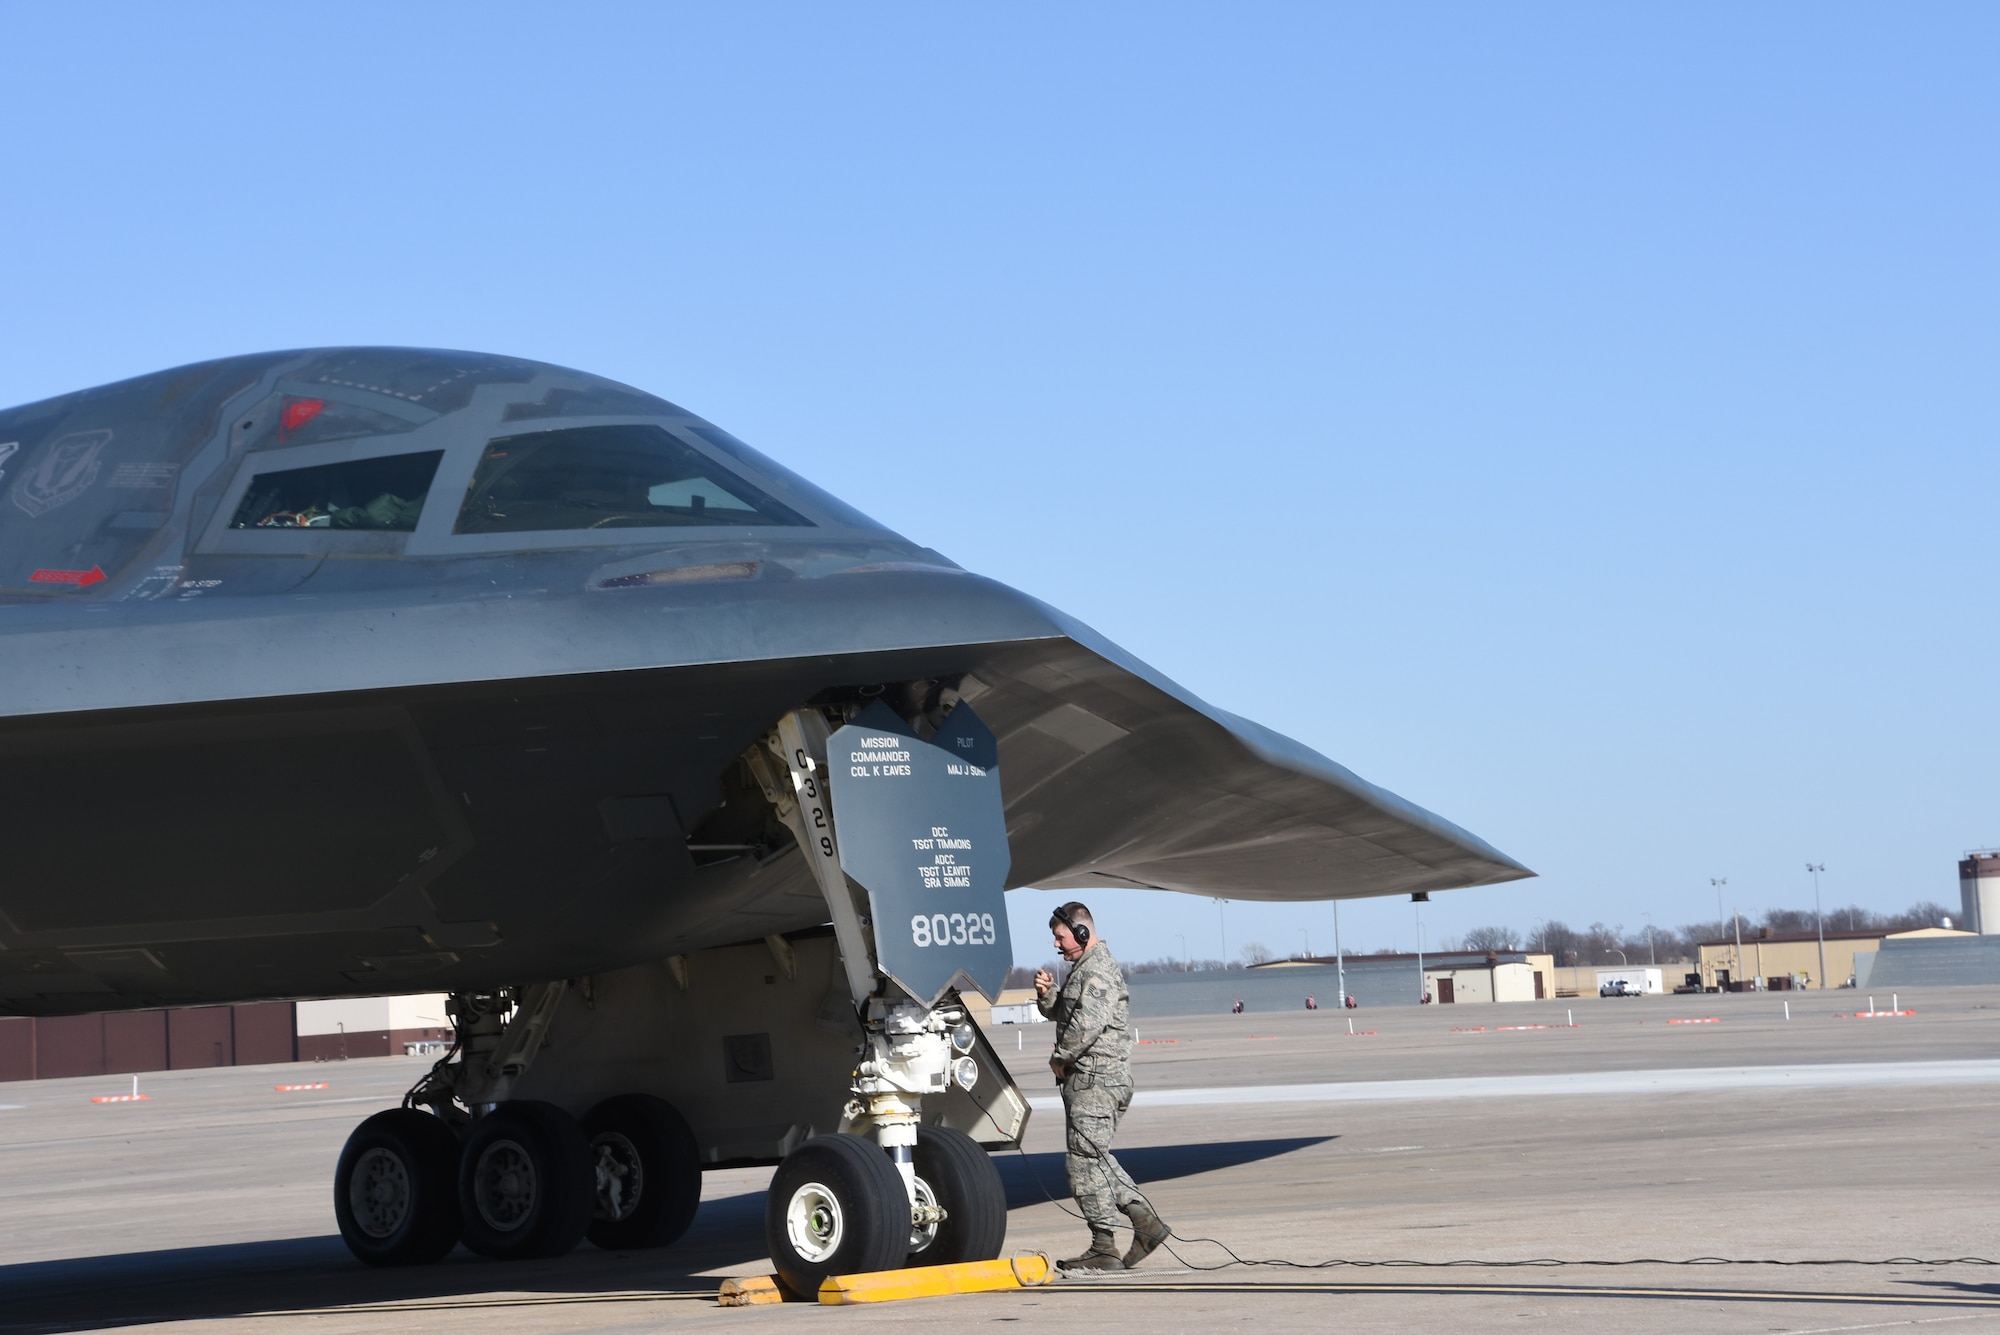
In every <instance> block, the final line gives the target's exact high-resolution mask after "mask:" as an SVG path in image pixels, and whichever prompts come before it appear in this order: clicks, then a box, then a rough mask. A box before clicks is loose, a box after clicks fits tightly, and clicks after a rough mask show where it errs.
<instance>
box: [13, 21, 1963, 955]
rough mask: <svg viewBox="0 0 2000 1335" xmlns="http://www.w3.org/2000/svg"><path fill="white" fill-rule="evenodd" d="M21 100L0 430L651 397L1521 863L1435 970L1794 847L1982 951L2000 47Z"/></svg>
mask: <svg viewBox="0 0 2000 1335" xmlns="http://www.w3.org/2000/svg"><path fill="white" fill-rule="evenodd" d="M0 51H5V52H6V55H7V59H6V62H5V63H6V67H7V75H6V77H5V79H0V127H4V128H0V180H4V182H5V191H4V203H3V204H0V318H3V319H4V322H5V329H6V341H5V346H6V356H5V357H4V358H0V403H19V402H23V401H26V400H30V399H35V398H40V397H44V396H47V395H51V394H55V393H60V392H63V391H66V390H70V389H75V388H81V387H83V386H86V385H91V384H96V383H100V382H104V381H108V380H112V379H115V378H118V377H122V376H128V375H134V374H138V373H142V372H146V371H150V370H155V369H159V368H163V367H166V366H171V365H176V364H179V363H183V362H189V361H194V360H197V359H200V358H205V357H214V356H220V355H225V354H229V353H239V352H249V351H255V350H261V349H265V348H272V347H291V346H300V345H312V344H330V343H349V342H355V343H360V342H371V343H372V342H381V343H405V344H425V345H438V346H446V347H462V348H478V349H487V350H493V351H500V352H507V353H513V354H518V355H522V356H528V357H535V358H542V359H546V360H549V361H554V362H560V363H565V364H569V365H574V366H579V367H583V368H587V369H590V370H593V371H597V372H599V373H602V374H606V375H610V376H613V377H617V378H619V379H622V380H626V381H629V382H631V383H632V384H635V385H639V386H642V387H644V388H646V389H648V390H652V391H655V392H658V393H661V394H664V395H666V396H667V397H669V398H672V399H675V400H677V401H679V402H682V403H685V404H686V405H688V406H689V407H691V408H693V409H695V410H696V411H698V412H701V413H703V414H705V415H707V416H709V417H711V418H713V419H714V420H716V421H718V422H721V423H723V424H724V425H726V426H727V427H728V428H729V429H730V430H732V431H734V432H736V433H738V434H739V435H741V436H743V437H745V438H746V439H748V440H750V441H751V442H752V443H754V444H756V445H758V446H760V447H761V448H764V449H766V450H768V451H770V452H771V453H773V454H776V455H777V456H779V457H780V458H782V459H784V460H785V461H786V462H788V463H790V464H792V465H793V466H795V467H797V468H798V469H800V470H801V471H802V472H804V473H806V474H807V475H808V476H810V477H812V478H813V479H815V480H816V481H819V482H821V483H824V484H826V485H828V486H830V487H831V488H833V489H834V490H835V491H837V492H839V493H841V494H842V495H844V496H846V497H848V498H849V499H851V500H853V501H855V502H857V503H858V504H860V505H862V506H863V507H864V508H866V509H868V510H871V511H873V512H874V513H875V514H877V515H878V516H880V517H881V518H882V519H884V520H886V521H888V522H890V523H892V524H893V525H895V526H896V527H898V528H900V529H901V530H902V531H903V532H905V533H907V534H908V535H910V536H911V537H913V538H915V539H917V540H919V541H921V542H925V543H928V544H930V545H933V546H935V547H938V548H939V549H941V550H943V551H945V552H947V553H949V554H950V555H952V556H953V557H955V558H956V559H957V560H959V561H961V562H962V563H964V564H965V565H967V566H970V567H972V568H974V569H977V570H980V571H982V572H984V573H986V574H990V575H993V576H996V577H998V578H1000V579H1003V580H1005V581H1007V582H1009V583H1011V584H1014V585H1016V586H1018V587H1020V588H1022V589H1025V590H1027V591H1029V592H1031V593H1034V594H1036V595H1038V596H1040V597H1042V598H1045V599H1047V600H1048V601H1050V602H1052V603H1054V604H1056V605H1058V606H1060V607H1062V608H1064V609H1066V610H1068V611H1070V612H1072V613H1074V614H1076V615H1078V616H1080V617H1082V618H1083V619H1084V620H1086V621H1088V622H1090V623H1092V624H1093V625H1095V626H1097V627H1098V628H1099V629H1100V630H1102V631H1104V632H1105V633H1106V634H1108V635H1110V636H1111V637H1112V638H1113V639H1115V640H1118V641H1119V642H1121V643H1123V644H1124V645H1126V646H1127V647H1129V648H1130V649H1132V650H1133V651H1134V652H1136V653H1138V654H1140V655H1141V656H1142V657H1144V658H1146V659H1148V660H1149V661H1151V662H1152V663H1154V664H1156V665H1157V666H1159V667H1160V668H1161V669H1162V670H1164V671H1166V672H1167V673H1169V674H1170V675H1172V676H1174V677H1176V678H1177V679H1179V680H1180V681H1182V682H1183V683H1185V684H1186V685H1188V686H1189V687H1190V688H1192V689H1194V690H1195V691H1197V692H1199V693H1200V694H1201V695H1203V696H1205V697H1206V698H1208V699H1209V700H1212V701H1214V702H1215V703H1217V704H1219V705H1221V706H1223V707H1225V708H1228V709H1231V710H1235V711H1237V712H1240V713H1243V714H1247V715H1250V716H1251V717H1254V718H1256V719H1259V720H1261V721H1262V722H1265V723H1268V724H1271V725H1273V726H1276V727H1278V728H1280V729H1282V730H1284V731H1287V732H1290V733H1291V734H1293V735H1295V736H1297V737H1299V738H1301V739H1303V740H1304V741H1306V742H1307V743H1309V744H1311V745H1312V746H1315V747H1317V748H1318V749H1320V750H1322V751H1324V752H1325V753H1326V754H1327V755H1329V756H1332V757H1333V758H1334V759H1336V760H1339V761H1341V762H1342V763H1344V764H1347V765H1349V766H1351V767H1352V768H1354V769H1355V770H1357V771H1359V772H1360V773H1361V774H1363V775H1365V776H1366V777H1368V778H1370V779H1372V780H1374V781H1376V782H1378V783H1381V784H1384V785H1386V786H1388V787H1389V788H1392V789H1394V790H1395V791H1397V792H1399V793H1402V794H1404V795H1405V796H1407V797H1409V798H1411V799H1412V800H1414V801H1417V802H1420V803H1422V804H1424V805H1426V806H1429V807H1431V808H1432V809H1434V810H1436V811H1438V812H1440V813H1442V814H1444V815H1445V816H1447V817H1449V818H1451V819H1453V820H1455V821H1458V822H1459V823H1461V824H1463V825H1465V826H1467V827H1469V828H1470V829H1472V830H1474V831H1477V832H1478V833H1480V834H1481V835H1483V836H1485V837H1487V838H1488V839H1490V840H1492V841H1493V842H1494V843H1496V844H1498V845H1499V846H1500V847H1502V848H1504V849H1506V850H1507V851H1508V852H1510V853H1512V854H1514V855H1515V856H1517V857H1519V858H1521V859H1523V860H1524V861H1526V862H1528V863H1529V864H1530V865H1532V866H1534V867H1535V868H1536V869H1537V870H1539V871H1540V872H1541V873H1542V875H1541V878H1540V879H1539V880H1536V881H1531V882H1527V883H1525V884H1521V885H1518V886H1511V887H1502V888H1498V889H1493V890H1478V891H1464V892H1457V893H1453V894H1448V895H1443V896H1440V897H1439V898H1438V900H1437V901H1436V902H1435V903H1434V904H1433V905H1432V906H1431V908H1430V909H1429V910H1428V911H1427V914H1428V919H1427V925H1426V931H1427V935H1429V936H1430V938H1431V940H1432V941H1436V940H1438V939H1440V938H1442V937H1444V936H1448V935H1451V934H1454V933H1456V932H1460V931H1463V930H1464V929H1465V928H1467V927H1470V926H1473V925H1477V924H1480V923H1486V922H1507V923H1512V924H1514V925H1516V926H1519V927H1522V928H1526V927H1527V926H1529V925H1530V924H1532V923H1533V922H1534V921H1536V920H1538V919H1541V918H1544V917H1559V918H1563V919H1566V920H1568V921H1570V922H1571V923H1572V925H1580V924H1582V923H1587V922H1589V921H1591V920H1593V919H1603V920H1605V921H1607V922H1613V923H1619V922H1622V923H1624V924H1625V925H1626V926H1628V927H1631V928H1637V927H1638V926H1639V925H1640V923H1641V922H1642V921H1643V919H1642V917H1641V915H1642V914H1643V913H1651V914H1652V915H1653V917H1654V921H1656V922H1658V923H1661V924H1663V925H1666V924H1674V923H1679V922H1683V921H1687V920H1691V919H1697V918H1713V917H1714V916H1715V914H1716V904H1715V899H1714V896H1713V894H1712V892H1711V891H1710V889H1709V885H1708V878H1709V877H1711V876H1727V877H1728V878H1729V882H1730V891H1729V893H1730V899H1731V900H1732V901H1733V902H1734V903H1735V904H1738V905H1740V906H1741V907H1742V908H1743V909H1744V910H1745V911H1746V912H1754V911H1755V910H1757V909H1758V908H1761V907H1764V906H1769V905H1797V904H1801V903H1805V904H1809V903H1810V901H1811V884H1810V881H1809V880H1808V879H1807V877H1806V876H1805V874H1804V871H1803V866H1804V863H1805V861H1806V860H1807V859H1809V858H1810V859H1812V860H1815V861H1824V862H1825V863H1826V864H1827V867H1828V871H1827V873H1826V877H1825V891H1826V896H1827V899H1828V902H1829V903H1844V902H1847V901H1848V900H1857V901H1859V902H1861V903H1862V904H1864V905H1868V906H1871V907H1876V908H1882V909H1889V908H1900V907H1902V906H1904V905H1907V904H1908V903H1909V902H1911V901H1912V900H1914V899H1918V898H1932V899H1938V900H1942V901H1945V902H1947V903H1952V902H1955V899H1956V879H1955V871H1954V863H1955V861H1956V859H1957V858H1958V857H1959V855H1960V854H1961V853H1962V851H1963V850H1965V849H1967V848H1970V847H1975V846H1984V845H1988V844H1996V843H2000V800H1996V799H2000V759H1996V757H2000V727H1996V722H2000V720H1997V719H1996V706H1995V701H1994V695H1995V691H1994V681H1995V671H1994V667H1995V664H1996V663H2000V643H1996V629H2000V628H1996V618H1995V599H1994V596H1993V587H1994V579H1993V571H1994V560H1995V555H1996V552H1997V551H2000V513H1996V508H2000V507H1996V498H2000V476H1996V474H2000V450H1996V448H1995V446H1996V439H1995V437H1996V430H1995V428H1996V425H2000V404H1996V390H2000V376H1996V374H1995V368H1996V365H2000V337H1996V333H2000V314H1997V313H2000V282H1996V277H2000V258H1996V257H2000V246H1996V244H1995V241H1996V237H2000V209H1996V202H2000V172H1996V170H1995V168H1996V163H2000V143H1996V127H2000V79H1996V78H1995V77H1994V74H1993V71H1994V70H1995V69H1996V68H2000V8H1995V7H1994V6H1991V5H1985V4H1960V5H1955V4H1943V3H1939V4H1929V5H1923V6H1891V5H1886V4H1883V5H1876V6H1857V5H1843V4H1821V3H1815V4H1764V5H1754V6H1746V5H1734V4H1731V5H1722V4H1717V5H1708V6H1701V5H1689V4H1673V5H1665V4H1662V5H1655V6H1651V7H1645V6H1637V5H1616V6H1608V5H1600V4H1589V5H1585V4H1577V5H1553V4H1539V5H1538V4H1519V5H1505V6H1501V5H1486V4H1468V5H1462V6H1450V5H1428V6H1369V7H1361V6H1353V7H1338V6H1334V5H1331V4H1312V5H1296V6H1285V5H1275V4H1272V5H1258V6H1245V5H1228V6H1225V5H1219V4H1218V5H1213V6H1208V7H1192V6H1176V5H1162V4H1157V3H1149V4H1143V5H1141V4H1129V5H1115V4H1096V5H1090V6H1074V5H1032V4H1030V5H1014V6H1004V7H972V6H934V5H915V4H909V5H878V6H825V5H799V6H782V5H738V6H700V7H697V6H692V5H688V6H677V5H666V4H646V5H636V4H635V5H629V6H618V5H588V4H580V5H571V6H564V7H560V8H559V7H555V6H527V5H507V4H490V5H471V4H462V3H461V4H443V3H441V4H432V5H422V6H412V5H386V4H385V5H366V4H354V5H340V6H324V5H312V6H308V5H291V6H281V5H268V4H260V5H240V6H234V7H232V6H228V5H223V4H206V5H201V6H195V7H179V6H176V7H160V6H150V7H149V6H138V5H110V6H104V5H92V4H84V3H78V4H68V5H59V6H58V5H28V4H16V3H4V4H0ZM1021 898H1022V901H1023V902H1022V906H1021V909H1020V911H1019V912H1018V913H1017V915H1016V919H1017V933H1019V932H1022V931H1027V932H1030V933H1033V934H1035V935H1038V934H1039V931H1038V928H1039V923H1040V921H1041V919H1042V917H1043V916H1045V915H1044V913H1043V910H1042V907H1041V903H1042V901H1038V900H1031V899H1030V897H1028V896H1022V897H1021ZM1094 898H1096V899H1097V900H1098V901H1099V904H1098V907H1099V908H1100V913H1101V916H1102V917H1103V918H1104V935H1105V936H1106V937H1107V939H1109V940H1111V941H1112V942H1113V944H1114V946H1115V947H1116V948H1117V949H1118V950H1119V952H1120V953H1121V954H1122V955H1124V956H1126V957H1127V958H1132V957H1145V956H1150V955H1157V954H1167V953H1177V952H1178V951H1179V949H1180V944H1179V941H1178V937H1180V936H1186V937H1189V938H1190V939H1191V940H1192V942H1193V943H1194V944H1193V949H1194V950H1195V951H1196V953H1202V951H1203V950H1204V948H1206V949H1208V950H1210V951H1212V949H1213V946H1212V944H1208V943H1212V942H1213V941H1214V936H1215V931H1216V922H1217V912H1216V908H1215V906H1214V905H1212V904H1210V903H1208V902H1207V901H1205V900H1193V899H1182V898H1179V897H1173V896H1168V897H1160V896H1150V897H1143V896H1139V895H1136V894H1132V895H1108V896H1107V895H1099V896H1095V897H1094ZM1163 898H1164V900H1165V903H1164V905H1162V904H1160V903H1157V902H1155V901H1159V900H1161V899H1163ZM1228 914H1229V924H1228V933H1229V942H1230V948H1231V952H1232V953H1234V952H1235V950H1236V948H1237V947H1238V946H1240V945H1241V944H1242V943H1245V942H1247V941H1250V940H1261V941H1263V942H1264V943H1266V944H1267V945H1268V946H1270V947H1271V948H1273V949H1275V950H1278V951H1281V952H1282V951H1287V950H1293V949H1297V948H1298V947H1299V946H1300V945H1302V944H1303V941H1304V939H1305V935H1306V934H1307V933H1309V934H1310V937H1311V941H1312V945H1313V946H1314V947H1315V948H1316V949H1325V948H1327V947H1329V946H1330V945H1331V942H1332V915H1331V912H1330V910H1329V909H1328V908H1327V907H1326V906H1324V905H1312V906H1278V907H1267V906H1255V905H1232V906H1231V907H1230V908H1229V910H1228ZM1343 923H1344V925H1345V927H1346V929H1347V932H1346V935H1347V944H1348V945H1349V947H1350V948H1355V947H1357V946H1359V947H1373V946H1388V945H1399V946H1401V947H1402V948H1404V949H1408V948H1409V947H1410V946H1411V945H1412V944H1413V943H1414V930H1413V927H1412V910H1411V908H1410V906H1409V904H1408V903H1407V902H1406V901H1405V902H1395V901H1374V902H1369V903H1364V904H1357V905H1353V906H1350V907H1349V908H1347V909H1345V910H1343ZM1037 945H1038V943H1037V942H1036V940H1035V939H1034V936H1030V938H1029V939H1028V940H1027V941H1024V942H1023V943H1022V948H1021V951H1020V953H1021V954H1022V956H1023V958H1024V959H1030V960H1032V959H1034V958H1038V957H1039V956H1040V955H1041V954H1042V953H1045V952H1041V951H1039V950H1038V949H1037Z"/></svg>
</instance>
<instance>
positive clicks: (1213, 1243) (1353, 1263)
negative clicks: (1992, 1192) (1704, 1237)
mask: <svg viewBox="0 0 2000 1335" xmlns="http://www.w3.org/2000/svg"><path fill="white" fill-rule="evenodd" d="M1093 1148H1095V1149H1097V1151H1098V1153H1099V1154H1103V1153H1105V1150H1104V1148H1103V1147H1102V1146H1095V1145H1093ZM1014 1152H1015V1153H1016V1154H1019V1155H1020V1156H1021V1162H1022V1166H1023V1167H1024V1168H1026V1169H1027V1172H1028V1176H1029V1177H1031V1178H1033V1179H1034V1182H1035V1186H1036V1187H1037V1188H1039V1189H1040V1191H1041V1193H1042V1195H1043V1196H1045V1197H1047V1199H1048V1202H1049V1204H1051V1205H1053V1206H1055V1207H1056V1208H1057V1209H1058V1210H1061V1211H1062V1212H1063V1213H1064V1214H1067V1215H1069V1216H1071V1217H1072V1218H1075V1219H1079V1220H1081V1219H1083V1215H1082V1214H1081V1213H1080V1212H1079V1211H1077V1210H1075V1209H1072V1208H1071V1207H1070V1206H1068V1205H1065V1204H1063V1202H1061V1201H1059V1200H1057V1199H1056V1198H1055V1197H1054V1196H1053V1195H1050V1193H1049V1189H1048V1186H1047V1185H1046V1184H1045V1183H1043V1181H1042V1178H1041V1174H1039V1173H1037V1172H1036V1171H1035V1163H1034V1160H1033V1159H1031V1158H1029V1157H1028V1152H1027V1150H1025V1149H1023V1148H1022V1147H1021V1146H1020V1145H1019V1144H1018V1143H1017V1144H1016V1145H1015V1146H1014ZM1139 1196H1140V1199H1141V1200H1145V1201H1146V1204H1147V1206H1148V1207H1151V1206H1152V1204H1153V1203H1152V1201H1151V1200H1150V1199H1148V1198H1147V1196H1146V1193H1145V1192H1143V1191H1142V1192H1140V1193H1139ZM1155 1213H1157V1211H1155ZM1084 1222H1086V1223H1087V1222H1089V1221H1087V1220H1085V1221H1084ZM1121 1227H1130V1226H1129V1225H1123V1226H1121ZM1167 1236H1168V1239H1169V1241H1168V1242H1166V1243H1163V1244H1162V1245H1161V1250H1163V1251H1165V1252H1166V1253H1167V1255H1169V1256H1171V1257H1173V1258H1174V1259H1175V1260H1176V1261H1178V1262H1180V1263H1181V1265H1183V1266H1185V1267H1186V1268H1187V1269H1189V1270H1202V1271H1206V1270H1228V1269H1230V1268H1232V1267H1234V1266H1245V1267H1253V1266H1264V1267H1269V1268H1272V1269H1282V1270H1336V1269H1348V1270H1405V1269H1407V1270H1453V1269H1474V1270H1549V1269H1557V1268H1560V1267H1564V1266H1602V1267H1612V1266H1635V1265H1659V1266H1728V1265H1745V1266H1747V1265H1766V1266H1902V1265H1974V1266H1980V1265H1983V1266H2000V1260H1993V1259H1991V1258H1988V1257H1984V1256H1944V1257H1933V1258H1924V1257H1916V1256H1891V1257H1886V1258H1884V1259H1881V1260H1874V1259H1867V1258H1861V1257H1827V1258H1820V1259H1812V1260H1792V1261H1784V1260H1777V1259H1774V1258H1759V1257H1738V1256H1690V1257H1684V1258H1671V1259H1670V1258H1665V1257H1656V1256H1635V1257H1629V1258H1621V1259H1616V1260H1598V1259H1588V1258H1583V1259H1569V1258H1560V1257H1553V1256H1540V1257H1534V1258H1531V1259H1527V1260H1518V1261H1498V1260H1484V1259H1480V1258H1477V1257H1460V1258H1457V1259H1454V1260H1449V1261H1414V1260H1387V1261H1360V1260H1354V1259H1352V1258H1348V1257H1331V1258H1329V1259H1327V1260H1324V1261H1292V1260H1287V1259H1285V1258H1283V1257H1247V1256H1239V1255H1238V1254H1237V1253H1236V1251H1235V1250H1234V1249H1233V1248H1231V1247H1230V1246H1229V1244H1228V1243H1226V1242H1223V1241H1222V1240H1221V1239H1219V1238H1207V1237H1195V1238H1191V1237H1187V1236H1185V1235H1184V1234H1181V1233H1176V1232H1174V1231H1173V1227H1172V1225H1169V1226H1168V1229H1167ZM1176 1242H1178V1243H1180V1244H1182V1245H1183V1246H1196V1245H1201V1246H1210V1247H1217V1248H1220V1249H1221V1251H1222V1254H1223V1255H1224V1256H1226V1257H1227V1258H1228V1259H1227V1260H1224V1261H1217V1262H1214V1263H1213V1264H1204V1263H1202V1262H1200V1261H1191V1260H1189V1259H1188V1258H1187V1257H1185V1256H1182V1255H1181V1254H1180V1253H1179V1252H1177V1251H1175V1250H1174V1247H1173V1244H1174V1243H1176Z"/></svg>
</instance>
